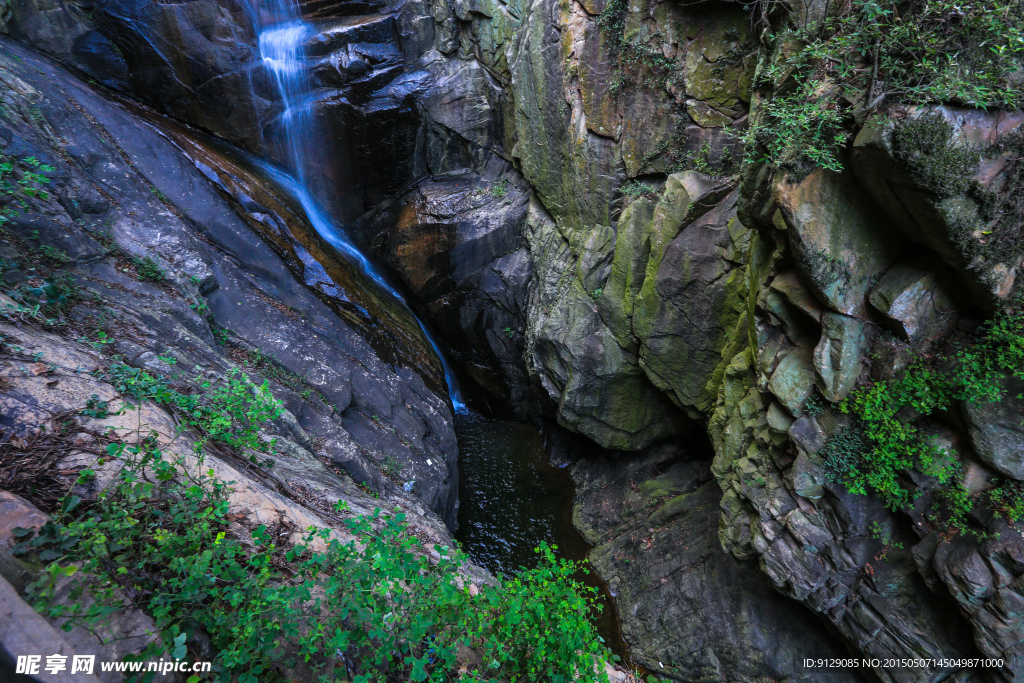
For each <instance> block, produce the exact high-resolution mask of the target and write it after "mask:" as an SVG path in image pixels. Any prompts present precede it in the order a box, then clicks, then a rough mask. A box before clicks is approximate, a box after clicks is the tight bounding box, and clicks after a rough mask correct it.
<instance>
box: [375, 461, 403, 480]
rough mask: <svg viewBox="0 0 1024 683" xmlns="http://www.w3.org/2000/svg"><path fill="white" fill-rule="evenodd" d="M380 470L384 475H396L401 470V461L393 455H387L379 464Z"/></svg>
mask: <svg viewBox="0 0 1024 683" xmlns="http://www.w3.org/2000/svg"><path fill="white" fill-rule="evenodd" d="M380 471H381V472H382V473H383V474H384V476H385V477H397V476H398V475H399V474H401V472H402V461H401V460H399V459H398V458H396V457H394V456H388V457H387V458H386V459H385V460H384V462H383V463H382V464H381V466H380Z"/></svg>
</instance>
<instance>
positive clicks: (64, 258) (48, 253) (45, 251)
mask: <svg viewBox="0 0 1024 683" xmlns="http://www.w3.org/2000/svg"><path fill="white" fill-rule="evenodd" d="M39 251H40V252H41V253H42V255H43V257H44V258H47V259H49V260H51V261H53V262H54V263H56V264H57V265H58V266H66V265H67V264H68V263H70V262H71V257H70V256H68V255H67V253H66V252H64V251H63V250H61V249H55V248H54V247H51V246H50V245H48V244H44V245H42V246H41V247H39Z"/></svg>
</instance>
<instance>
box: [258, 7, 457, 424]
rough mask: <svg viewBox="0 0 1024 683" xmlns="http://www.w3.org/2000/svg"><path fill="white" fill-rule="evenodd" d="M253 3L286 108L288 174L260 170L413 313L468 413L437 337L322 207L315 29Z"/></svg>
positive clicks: (265, 56) (294, 14) (285, 11)
mask: <svg viewBox="0 0 1024 683" xmlns="http://www.w3.org/2000/svg"><path fill="white" fill-rule="evenodd" d="M252 2H253V3H254V5H250V7H249V14H250V18H251V19H252V21H253V26H254V27H255V28H256V30H257V35H258V43H257V44H258V48H259V58H260V59H261V60H262V62H263V66H264V68H265V69H266V70H267V73H268V74H270V76H271V77H272V78H273V81H274V84H275V85H276V86H277V90H278V94H279V95H280V96H281V101H282V104H283V105H284V111H283V112H282V114H281V123H282V127H283V130H284V135H285V140H284V151H285V160H286V163H287V164H288V165H289V169H288V172H286V171H283V170H281V169H278V168H276V167H274V166H273V165H272V164H270V163H269V162H266V161H261V162H260V165H261V166H262V167H263V170H264V171H265V172H266V173H267V174H268V175H269V176H270V177H271V178H273V179H274V181H275V182H277V183H278V184H280V185H281V186H282V187H283V188H284V189H285V190H286V191H287V192H289V193H290V194H291V195H292V196H293V198H294V199H295V200H296V201H297V202H298V203H299V204H300V205H301V206H302V208H303V210H304V211H305V212H306V217H307V218H308V219H309V222H310V223H311V224H312V226H313V228H314V229H315V230H316V231H317V233H318V234H319V235H320V236H321V237H322V238H323V239H324V240H325V241H327V243H328V244H330V245H331V246H332V247H334V248H335V249H336V250H337V251H338V252H339V253H340V254H342V256H343V257H345V258H346V259H347V260H348V261H349V262H350V263H352V264H353V265H355V266H356V267H358V268H359V269H360V270H361V271H362V272H363V273H364V274H365V275H366V276H367V277H369V278H370V279H371V280H373V282H375V283H376V284H377V285H378V286H379V287H380V288H381V289H383V290H384V291H385V292H387V293H388V294H390V295H391V296H392V297H394V298H395V299H397V300H398V301H399V302H400V303H401V304H402V306H404V307H405V308H406V309H407V310H408V311H409V312H410V313H411V314H412V316H413V318H414V319H415V320H416V322H417V324H419V326H420V329H421V330H422V331H423V335H424V336H425V337H426V338H427V341H429V342H430V346H431V347H432V348H433V349H434V352H435V353H436V354H437V357H438V358H439V359H440V360H441V366H442V367H443V368H444V378H445V381H446V382H447V383H448V395H449V397H450V398H451V402H452V406H453V407H454V409H455V412H464V411H465V410H466V405H465V403H464V402H463V401H462V395H461V392H460V391H459V384H458V381H457V380H456V378H455V373H454V372H452V369H451V366H449V365H448V361H447V359H445V357H444V354H443V353H441V348H440V347H439V346H438V344H437V341H436V340H435V339H434V336H433V335H432V334H431V333H430V331H429V330H428V329H427V327H426V325H424V324H423V321H422V320H420V318H419V316H417V315H416V313H415V312H414V311H413V310H412V308H411V307H410V306H409V303H408V302H407V301H406V300H405V297H403V296H402V295H401V293H399V292H398V290H396V289H395V288H394V287H393V286H391V284H390V283H389V282H388V281H387V279H385V278H384V276H383V275H382V274H381V273H380V272H379V271H378V270H377V269H376V268H375V267H374V265H373V263H372V262H371V261H370V260H369V259H368V258H366V256H365V255H364V254H363V253H362V252H361V251H360V250H359V248H358V247H357V246H356V245H355V243H353V242H352V240H351V239H349V237H348V235H347V234H345V231H344V230H342V229H340V228H339V226H338V225H337V224H336V223H335V221H333V220H332V219H331V218H330V216H328V214H327V212H326V211H325V210H324V209H323V207H322V205H321V203H320V200H319V198H320V197H323V196H325V195H324V193H325V192H326V191H327V190H328V188H326V187H316V185H319V184H320V180H319V177H320V176H318V175H317V173H316V171H317V169H318V168H322V166H321V164H320V153H319V149H320V146H319V145H318V144H317V138H318V135H317V133H318V131H317V126H316V119H315V117H314V116H313V114H312V113H311V111H310V108H309V103H310V100H311V96H312V88H311V87H310V82H309V72H308V70H307V69H306V64H305V55H304V52H303V47H304V45H305V43H306V41H308V40H309V38H311V37H312V36H313V33H314V28H313V26H311V25H310V24H308V23H307V22H305V21H303V19H302V13H301V11H300V9H299V6H298V2H297V0H252Z"/></svg>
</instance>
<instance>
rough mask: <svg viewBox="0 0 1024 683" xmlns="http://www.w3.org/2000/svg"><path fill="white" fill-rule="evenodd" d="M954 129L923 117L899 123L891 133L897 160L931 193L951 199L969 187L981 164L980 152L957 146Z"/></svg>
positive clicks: (929, 116) (936, 118) (935, 116)
mask: <svg viewBox="0 0 1024 683" xmlns="http://www.w3.org/2000/svg"><path fill="white" fill-rule="evenodd" d="M953 132H954V131H953V126H951V125H950V124H949V122H947V121H946V120H945V119H944V118H942V117H941V116H939V115H938V114H926V115H924V116H920V117H918V118H916V119H910V120H907V121H903V122H901V123H899V124H898V125H897V126H896V127H895V128H894V130H893V134H892V144H893V153H894V154H895V156H896V158H897V159H898V160H899V161H900V162H901V163H902V164H903V165H904V166H906V168H907V170H909V171H910V172H911V173H912V174H913V176H914V177H915V178H916V179H917V180H918V181H919V182H920V183H921V184H922V185H924V186H925V187H927V188H929V189H930V190H931V191H932V192H935V193H936V194H938V195H940V196H943V197H951V196H953V195H957V194H964V193H965V192H967V191H968V190H969V189H970V187H971V182H972V181H971V176H973V175H974V172H975V170H977V168H978V163H979V162H980V161H981V150H979V149H978V148H976V147H972V146H964V145H957V144H955V143H954V140H953Z"/></svg>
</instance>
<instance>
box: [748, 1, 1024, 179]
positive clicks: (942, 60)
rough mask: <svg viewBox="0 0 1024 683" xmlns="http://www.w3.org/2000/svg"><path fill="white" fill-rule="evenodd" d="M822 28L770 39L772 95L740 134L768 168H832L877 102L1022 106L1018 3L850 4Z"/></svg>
mask: <svg viewBox="0 0 1024 683" xmlns="http://www.w3.org/2000/svg"><path fill="white" fill-rule="evenodd" d="M847 7H848V9H846V10H845V11H842V12H841V13H839V14H838V15H833V16H832V17H830V18H829V19H827V20H826V21H825V22H824V25H822V26H812V27H806V28H790V29H786V30H783V31H780V32H779V33H777V34H775V35H773V36H771V39H772V41H773V46H774V51H775V57H774V58H773V60H772V62H771V63H770V64H769V65H768V66H766V67H764V68H762V69H761V70H760V73H759V78H758V85H760V86H761V87H769V86H770V87H774V88H776V89H777V92H776V93H775V94H774V96H773V97H772V98H770V99H768V98H766V100H765V102H764V104H763V111H762V113H761V115H760V117H759V118H758V120H757V121H755V122H754V125H752V126H751V127H750V128H749V129H748V130H747V132H746V134H745V142H746V143H747V145H748V150H749V151H753V150H758V151H757V152H756V154H758V155H759V156H760V157H761V158H763V159H765V160H766V161H768V162H770V163H772V164H773V165H776V166H798V165H800V164H809V165H815V166H823V167H825V168H832V169H838V168H839V167H840V161H839V156H838V152H839V149H840V148H841V147H842V146H843V145H844V144H845V141H846V139H847V137H848V135H849V130H851V129H852V124H853V121H854V119H855V118H856V117H857V116H859V115H863V113H864V112H865V111H870V110H873V109H875V108H877V107H879V106H880V105H882V104H883V103H889V104H904V105H927V104H936V103H948V104H954V105H958V106H968V107H976V108H980V109H1016V108H1020V107H1021V106H1024V89H1022V88H1021V84H1020V80H1021V76H1022V74H1024V33H1022V31H1024V3H1021V2H1019V0H980V1H979V2H971V3H960V2H956V1H955V0H853V1H852V2H851V3H849V4H848V6H847Z"/></svg>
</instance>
